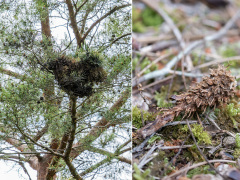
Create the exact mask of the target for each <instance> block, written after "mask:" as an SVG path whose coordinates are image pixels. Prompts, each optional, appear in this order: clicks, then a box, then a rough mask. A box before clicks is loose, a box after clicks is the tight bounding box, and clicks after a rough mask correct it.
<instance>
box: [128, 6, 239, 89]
mask: <svg viewBox="0 0 240 180" xmlns="http://www.w3.org/2000/svg"><path fill="white" fill-rule="evenodd" d="M239 17H240V10H239V11H238V12H237V13H236V14H235V16H233V18H231V19H230V20H229V21H228V22H227V24H226V25H225V26H224V27H223V28H222V29H221V30H219V31H218V32H217V33H216V34H212V35H209V36H206V37H205V38H204V39H202V40H198V41H195V42H193V43H191V44H190V45H189V46H188V47H187V48H186V49H184V51H182V52H180V53H179V54H178V55H177V56H175V57H174V58H173V59H172V60H171V61H169V62H168V63H167V64H166V66H165V67H164V68H163V69H161V70H158V71H153V72H150V73H148V74H146V75H144V76H142V77H140V78H139V79H138V83H142V82H143V81H146V80H149V79H153V78H157V77H161V76H165V75H166V74H168V73H169V71H170V70H171V68H172V67H173V66H174V65H175V64H176V63H177V62H178V61H179V60H181V58H183V57H184V56H186V55H187V54H189V53H190V52H191V51H192V50H194V49H195V48H197V47H199V46H201V45H203V44H205V43H207V42H210V41H214V40H218V39H219V38H221V37H223V36H224V35H225V34H226V33H227V31H228V30H229V29H230V28H231V27H232V26H233V24H234V23H235V22H236V21H237V20H238V18H239ZM136 85H137V82H136V81H133V82H132V86H133V87H134V86H136Z"/></svg>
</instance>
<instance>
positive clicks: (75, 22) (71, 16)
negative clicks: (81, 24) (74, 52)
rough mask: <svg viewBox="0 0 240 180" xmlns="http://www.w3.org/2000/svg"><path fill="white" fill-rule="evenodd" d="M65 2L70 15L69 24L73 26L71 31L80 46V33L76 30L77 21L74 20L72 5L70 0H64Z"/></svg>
mask: <svg viewBox="0 0 240 180" xmlns="http://www.w3.org/2000/svg"><path fill="white" fill-rule="evenodd" d="M65 1H66V4H67V6H68V11H69V15H70V21H71V26H72V28H73V33H74V35H75V37H76V40H77V45H78V47H79V48H80V47H81V43H82V41H81V34H80V33H79V31H78V26H77V21H76V16H75V13H74V10H73V5H72V3H71V0H65Z"/></svg>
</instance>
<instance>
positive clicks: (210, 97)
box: [137, 66, 237, 138]
mask: <svg viewBox="0 0 240 180" xmlns="http://www.w3.org/2000/svg"><path fill="white" fill-rule="evenodd" d="M210 71H211V72H210V76H209V77H208V76H205V77H203V79H202V81H201V82H200V83H197V84H196V86H195V87H190V89H189V90H188V91H187V92H185V93H182V94H180V95H173V96H172V97H171V99H173V100H175V101H176V104H175V106H174V107H172V108H169V109H162V110H161V111H162V112H163V114H160V115H158V116H157V117H156V120H155V121H154V122H152V123H149V124H147V125H146V126H145V127H143V128H141V129H139V130H138V132H137V133H138V135H139V136H140V137H143V138H145V137H147V136H150V135H151V134H153V133H154V132H156V131H157V130H158V129H160V128H161V127H162V126H164V125H165V124H166V123H167V122H170V121H172V120H173V119H174V118H175V117H177V116H178V115H179V114H180V113H184V116H183V117H186V116H188V117H189V116H190V115H192V114H194V113H195V112H203V113H204V112H205V110H206V109H207V107H214V108H215V107H216V106H219V105H221V104H224V103H227V102H228V101H229V100H230V97H232V96H233V95H234V90H235V87H236V85H237V84H236V80H235V77H233V76H232V75H231V73H230V71H227V69H226V68H225V67H224V66H219V67H218V69H211V70H210Z"/></svg>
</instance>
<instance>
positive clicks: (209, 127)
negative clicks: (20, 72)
mask: <svg viewBox="0 0 240 180" xmlns="http://www.w3.org/2000/svg"><path fill="white" fill-rule="evenodd" d="M214 2H216V4H214V6H213V5H212V4H209V1H206V0H201V2H199V1H193V0H192V1H186V0H178V1H177V0H175V1H169V0H161V1H158V0H151V1H145V0H141V1H133V14H132V16H133V27H132V28H133V61H132V63H133V74H132V75H133V90H132V94H133V96H132V107H133V109H132V120H133V178H134V179H137V180H141V179H181V180H187V179H195V180H196V179H223V178H232V179H240V175H239V174H240V171H239V170H240V166H239V161H238V159H239V157H240V136H239V135H238V133H240V118H239V117H240V116H239V115H240V103H239V97H240V90H239V89H240V79H239V77H240V76H239V75H240V69H239V67H240V42H239V40H240V35H239V34H240V12H239V10H240V2H238V1H237V0H235V1H231V2H230V3H229V4H228V5H227V6H225V4H224V3H222V2H223V1H221V0H215V1H214ZM213 7H215V8H213ZM203 39H205V41H203ZM181 55H183V56H182V57H181ZM176 57H180V58H176ZM218 64H222V65H224V66H225V67H227V69H229V70H230V71H231V74H232V75H233V76H235V77H236V78H237V87H236V90H235V95H234V97H233V98H231V100H230V102H228V103H227V104H223V105H221V106H218V107H216V108H215V109H214V108H207V110H206V111H205V113H198V114H196V113H195V114H194V115H193V116H190V117H188V118H187V117H184V118H183V119H182V117H183V115H184V113H182V114H180V115H179V116H178V117H177V118H175V119H174V121H172V122H170V123H168V124H167V125H166V126H164V127H163V128H161V129H160V130H159V131H157V133H156V134H154V135H152V136H150V137H147V138H145V139H141V138H139V137H138V136H137V134H136V131H137V130H138V129H140V128H142V127H143V126H144V125H146V124H148V123H150V122H151V121H153V120H155V118H156V116H157V115H158V114H161V112H160V111H161V109H166V108H169V107H173V106H174V101H172V100H171V99H170V97H171V96H173V95H179V94H181V93H183V92H186V91H187V90H188V89H189V87H190V86H192V87H194V85H196V83H197V82H200V81H201V80H202V77H203V76H207V75H208V74H209V73H210V69H211V68H212V69H215V68H217V67H218ZM187 120H188V122H189V123H190V124H191V125H190V127H191V131H190V130H189V128H188V126H187ZM191 133H192V134H193V135H194V137H195V140H196V142H197V145H196V144H195V142H194V140H193V138H192V136H191ZM198 148H199V149H200V151H199V149H198Z"/></svg>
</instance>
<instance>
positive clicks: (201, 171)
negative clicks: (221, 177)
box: [187, 165, 215, 178]
mask: <svg viewBox="0 0 240 180" xmlns="http://www.w3.org/2000/svg"><path fill="white" fill-rule="evenodd" d="M197 174H215V173H214V171H213V170H210V167H209V165H205V166H200V167H197V168H194V169H192V170H190V171H189V172H188V174H187V177H188V178H192V177H193V176H194V175H197Z"/></svg>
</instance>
